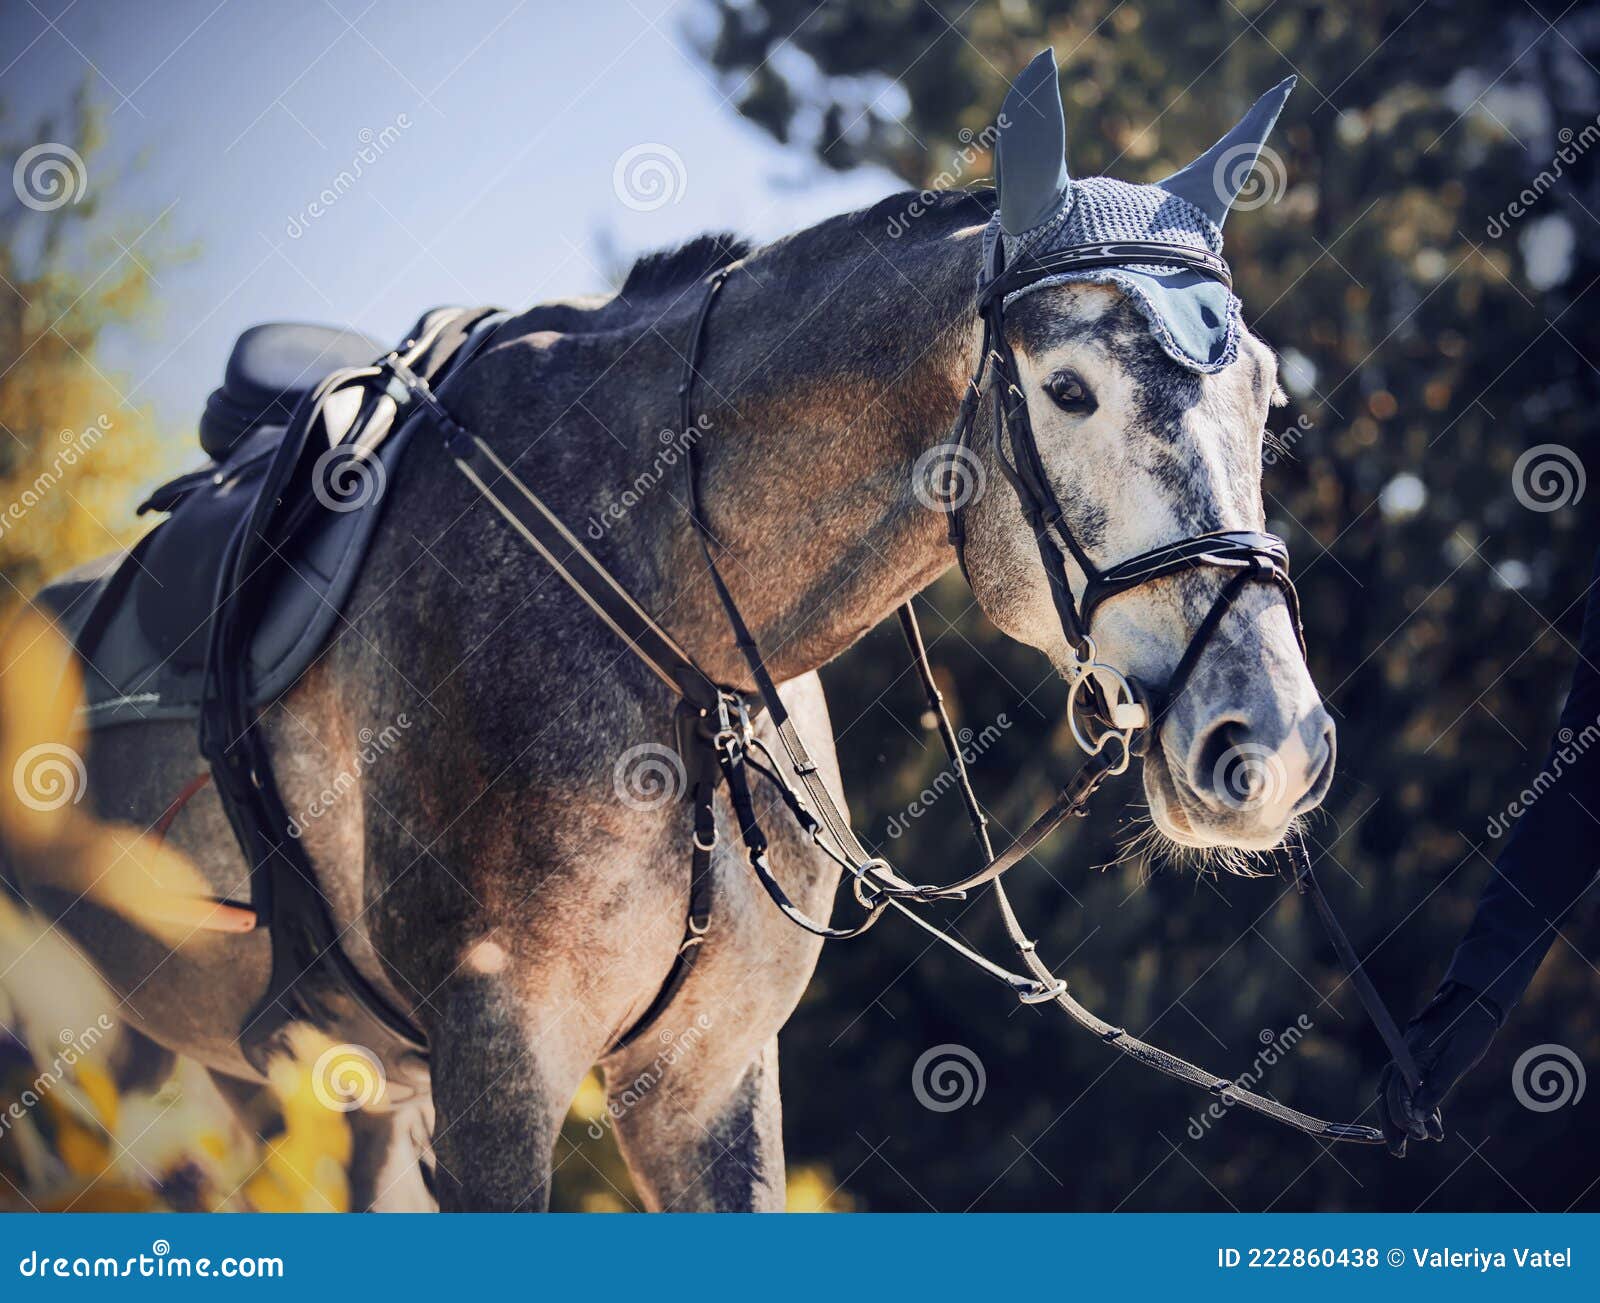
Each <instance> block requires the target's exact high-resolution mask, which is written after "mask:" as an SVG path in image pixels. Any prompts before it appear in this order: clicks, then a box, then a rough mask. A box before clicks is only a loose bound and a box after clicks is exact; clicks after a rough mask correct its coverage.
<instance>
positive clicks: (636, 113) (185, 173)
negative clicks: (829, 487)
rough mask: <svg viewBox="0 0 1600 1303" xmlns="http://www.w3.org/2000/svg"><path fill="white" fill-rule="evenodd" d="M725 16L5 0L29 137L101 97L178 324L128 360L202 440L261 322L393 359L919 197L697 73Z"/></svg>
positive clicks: (596, 5)
mask: <svg viewBox="0 0 1600 1303" xmlns="http://www.w3.org/2000/svg"><path fill="white" fill-rule="evenodd" d="M710 10H711V7H710V4H709V3H708V0H680V2H678V3H671V2H669V0H580V2H576V3H565V2H561V0H521V2H520V3H519V2H518V0H449V2H448V3H441V2H440V0H433V2H432V3H426V2H423V0H375V2H374V0H276V2H274V3H271V4H266V3H261V2H259V0H256V2H251V0H149V2H141V3H135V2H134V0H76V2H75V3H74V2H73V0H5V3H4V4H3V5H0V104H3V105H4V110H5V116H4V119H3V123H4V127H3V131H4V134H5V136H6V138H7V139H8V140H17V141H19V142H20V143H21V144H23V145H26V144H29V143H31V142H33V141H34V140H35V138H37V140H38V141H40V142H45V141H50V140H53V139H56V138H58V135H59V132H58V133H57V135H51V134H50V132H51V129H52V126H53V125H56V124H59V113H60V110H61V108H62V106H64V105H65V104H66V103H67V101H68V99H69V98H70V96H71V94H72V93H73V92H74V91H75V90H77V89H78V88H79V87H81V86H84V85H87V86H88V88H89V92H90V95H91V97H92V98H93V99H94V100H95V101H96V102H97V103H98V104H99V105H100V106H101V107H102V108H103V110H104V112H105V114H106V126H107V134H108V140H107V144H106V147H105V149H104V150H102V151H101V152H99V153H97V154H95V155H93V156H92V158H91V159H90V162H89V165H88V168H87V190H86V193H93V194H95V195H96V197H97V198H98V199H99V200H100V201H101V209H102V213H101V216H100V217H97V219H96V220H97V222H99V223H100V225H101V226H102V227H103V229H104V230H105V231H106V232H108V233H109V232H116V233H118V234H119V235H120V238H121V239H122V240H123V243H124V244H125V245H126V246H127V247H126V252H123V251H119V250H118V249H117V248H116V247H115V246H113V247H112V249H111V251H110V254H109V255H106V254H102V255H100V262H101V263H105V262H107V261H108V259H121V258H138V259H140V260H141V261H142V262H146V263H147V264H148V265H149V266H150V267H151V268H152V271H153V272H154V275H155V276H156V278H157V282H158V284H157V290H156V293H155V296H154V297H155V300H156V304H157V312H156V314H155V315H154V316H153V317H152V318H151V319H149V320H148V321H144V322H141V323H140V325H139V327H138V328H137V329H135V330H132V331H128V332H122V333H119V334H118V335H117V336H116V337H115V338H114V339H112V340H110V341H109V343H108V347H107V348H106V350H105V356H106V360H107V362H108V363H109V364H110V365H111V366H112V367H114V368H116V370H117V371H118V372H119V373H120V377H121V379H122V380H124V381H125V382H126V392H127V394H128V397H129V398H130V399H132V400H133V401H134V402H135V403H138V404H146V403H148V404H151V405H153V406H154V408H155V410H156V412H157V414H158V417H159V418H160V419H161V420H162V421H163V423H164V424H170V425H171V426H172V427H173V428H174V429H178V430H182V431H184V432H186V433H187V432H191V431H192V429H193V425H194V421H195V419H196V418H197V416H198V413H199V411H200V408H201V406H202V404H203V402H204V399H205V395H206V393H207V392H209V390H210V389H211V388H212V387H214V386H215V385H216V384H217V383H218V381H219V378H220V376H221V374H222V368H223V365H224V362H225V361H226V358H227V355H228V350H229V348H230V347H231V345H232V342H233V340H234V338H235V337H236V336H237V335H238V334H239V332H240V331H241V330H243V329H244V328H245V327H247V326H250V325H252V324H254V323H256V322H259V321H266V320H305V321H322V322H328V323H333V324H340V325H350V326H355V327H357V328H359V329H361V330H364V331H366V332H367V333H369V334H371V335H373V336H374V337H375V338H377V339H379V340H381V341H385V342H392V341H394V340H396V339H398V338H399V337H400V335H402V334H403V333H404V331H405V330H406V328H407V327H408V326H409V325H410V324H411V323H412V322H413V321H414V320H415V319H416V318H417V317H418V316H419V315H421V313H422V312H423V311H425V310H426V309H427V308H429V307H433V306H436V305H439V304H443V303H457V304H494V305H497V306H502V307H508V308H520V307H525V306H527V305H530V304H533V303H538V302H543V301H547V300H549V299H553V298H559V297H562V296H565V295H569V294H574V293H581V292H586V291H592V290H596V289H601V288H604V287H605V285H606V284H607V281H608V277H609V275H610V274H611V273H612V272H613V271H614V269H615V266H616V263H617V260H618V258H619V257H622V256H629V255H632V254H636V253H639V252H643V251H646V250H649V249H653V248H661V247H664V246H667V245H671V244H675V243H678V242H680V241H682V240H684V239H686V238H688V237H690V236H692V235H695V234H697V233H699V232H701V231H705V230H711V229H731V230H735V231H738V232H740V233H742V234H746V235H751V236H754V237H757V238H771V237H774V236H777V235H781V234H783V233H784V232H786V231H790V230H794V229H797V228H799V227H802V226H806V225H809V224H811V223H812V222H815V221H819V220H821V219H822V218H824V217H827V216H829V215H831V214H833V213H837V212H841V211H844V210H846V209H850V208H855V207H859V206H861V205H863V204H867V203H870V202H872V201H873V200H875V199H877V198H879V197H881V196H882V195H884V194H887V193H890V192H892V191H893V190H895V189H898V188H900V187H899V186H898V185H897V184H896V183H895V181H894V180H893V178H891V177H889V176H888V175H887V174H886V173H883V172H880V171H874V170H870V169H862V170H859V171H856V172H853V173H850V174H848V175H845V176H839V175H837V174H833V173H830V172H828V171H827V170H826V169H824V168H822V167H821V166H820V165H818V164H817V163H816V162H815V161H814V160H813V159H812V158H811V157H810V156H809V155H808V154H806V153H804V152H803V151H801V150H798V149H790V148H785V147H783V146H781V145H779V144H777V143H776V142H775V141H773V140H772V139H771V138H770V137H768V136H767V135H766V134H765V133H763V132H761V131H759V130H758V129H756V128H755V127H753V126H751V125H749V124H748V123H746V122H744V121H743V120H742V119H740V118H739V117H738V115H737V113H736V112H735V111H734V109H733V107H732V104H731V102H730V101H732V100H734V99H736V98H737V96H738V93H739V89H740V88H739V85H738V83H737V82H736V81H733V80H727V81H721V82H719V81H718V79H716V78H715V77H714V76H713V75H712V74H711V73H710V72H709V71H708V69H707V68H706V66H705V63H704V61H703V60H702V59H700V58H699V57H698V55H697V54H696V48H697V46H696V42H697V40H699V39H704V38H705V37H706V36H707V35H708V34H709V32H710V31H711V30H712V26H713V22H714V20H713V19H712V17H711V12H710ZM786 70H787V69H786ZM52 114H56V115H57V117H56V123H55V124H53V123H52V122H51V121H50V115H52ZM341 174H347V175H345V177H344V180H343V181H341V180H340V178H341ZM330 196H331V198H330ZM6 199H7V201H9V200H10V196H9V195H7V196H6ZM141 232H144V233H143V234H141ZM134 237H138V238H134ZM191 246H192V248H193V250H194V257H193V259H192V260H189V261H185V262H182V263H180V264H177V265H173V263H172V259H171V257H170V255H172V254H175V253H177V252H179V251H181V250H183V249H185V248H189V247H191ZM101 270H104V268H103V267H102V266H96V265H91V266H90V267H89V268H88V271H89V273H90V274H91V275H93V274H96V273H97V272H99V271H101Z"/></svg>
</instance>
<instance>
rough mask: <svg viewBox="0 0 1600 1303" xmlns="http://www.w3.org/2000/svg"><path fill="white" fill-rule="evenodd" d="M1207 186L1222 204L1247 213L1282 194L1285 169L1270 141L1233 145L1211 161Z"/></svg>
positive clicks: (1287, 178) (1286, 177) (1280, 196)
mask: <svg viewBox="0 0 1600 1303" xmlns="http://www.w3.org/2000/svg"><path fill="white" fill-rule="evenodd" d="M1211 187H1212V189H1213V190H1215V191H1216V194H1217V198H1218V199H1219V200H1220V201H1221V202H1222V203H1223V205H1225V206H1226V207H1228V208H1232V209H1235V210H1238V211H1241V212H1246V213H1248V212H1251V211H1253V210H1255V209H1257V208H1265V207H1266V206H1267V205H1268V204H1275V203H1277V202H1278V200H1280V199H1282V198H1283V193H1284V191H1285V190H1287V189H1288V188H1289V169H1288V168H1287V167H1285V166H1284V162H1283V156H1282V155H1281V154H1279V153H1278V151H1277V150H1275V149H1273V148H1272V146H1270V145H1262V146H1261V147H1260V149H1259V150H1258V149H1257V147H1256V146H1255V145H1249V144H1245V145H1234V146H1233V147H1232V148H1231V149H1225V150H1223V151H1222V154H1221V155H1220V156H1219V157H1218V159H1217V161H1216V162H1215V163H1214V164H1213V165H1212V168H1211Z"/></svg>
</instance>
